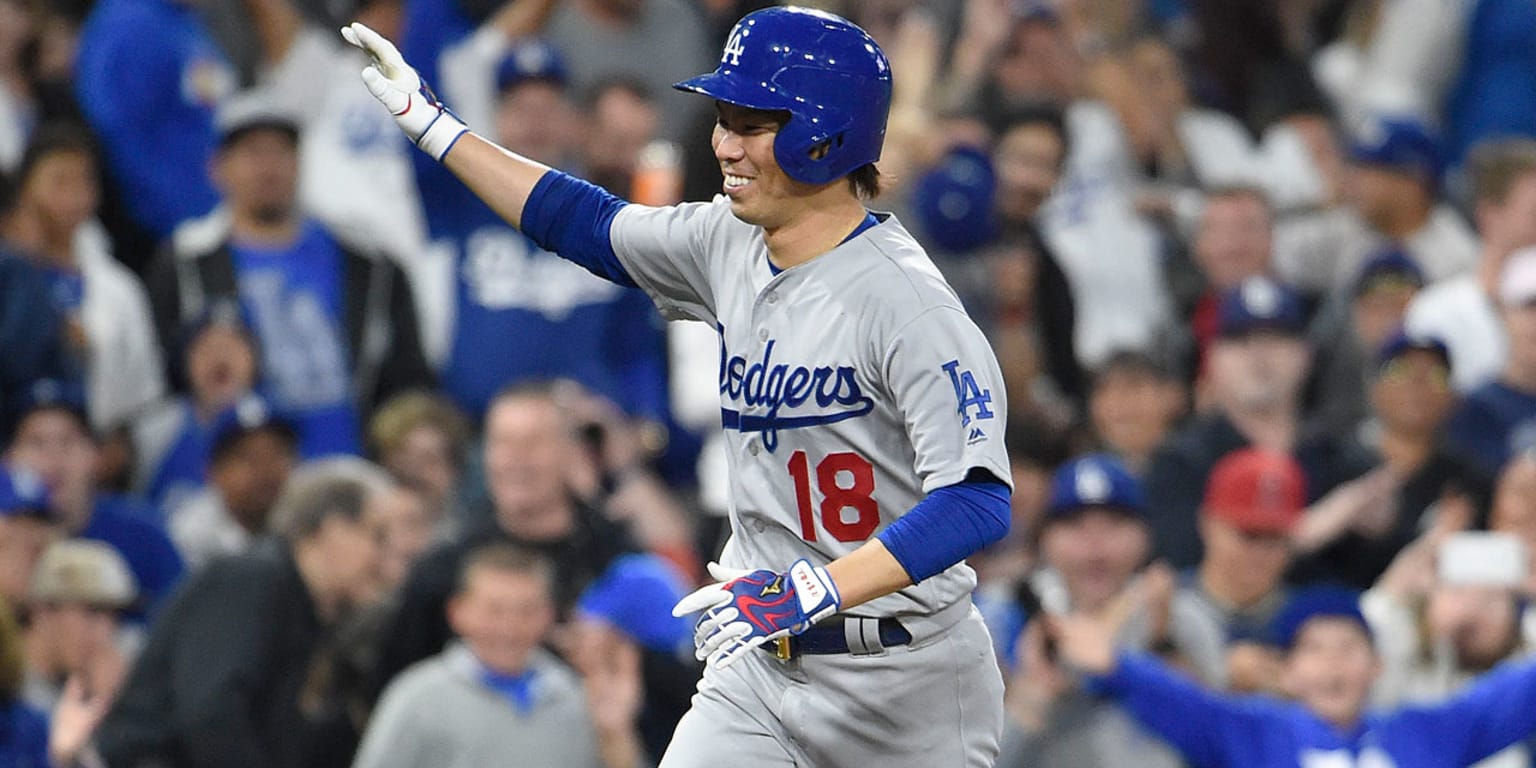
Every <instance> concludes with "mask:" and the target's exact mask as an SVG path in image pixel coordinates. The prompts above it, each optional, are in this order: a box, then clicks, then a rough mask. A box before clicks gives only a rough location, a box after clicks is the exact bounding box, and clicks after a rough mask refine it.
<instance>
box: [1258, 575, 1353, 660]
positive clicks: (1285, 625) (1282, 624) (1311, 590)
mask: <svg viewBox="0 0 1536 768" xmlns="http://www.w3.org/2000/svg"><path fill="white" fill-rule="evenodd" d="M1320 618H1335V619H1348V620H1350V621H1353V622H1355V623H1356V624H1358V625H1360V630H1361V631H1362V632H1364V633H1365V637H1366V639H1367V640H1370V641H1371V643H1372V644H1373V645H1374V644H1375V642H1376V638H1375V634H1374V633H1372V632H1371V625H1370V623H1369V622H1367V621H1366V620H1365V614H1364V613H1361V611H1360V593H1359V592H1356V591H1354V590H1352V589H1349V588H1347V587H1341V586H1336V585H1332V584H1323V585H1318V586H1312V587H1306V588H1303V589H1298V590H1296V591H1295V592H1292V593H1291V597H1290V599H1289V600H1287V601H1286V602H1285V607H1283V608H1281V609H1280V612H1279V613H1277V614H1275V618H1274V620H1273V621H1271V622H1270V625H1269V626H1270V636H1271V637H1272V638H1273V639H1274V641H1275V645H1277V646H1279V647H1281V648H1284V649H1286V650H1290V648H1291V647H1292V646H1294V645H1295V644H1296V637H1297V636H1298V635H1300V634H1301V630H1302V629H1303V628H1304V627H1305V626H1306V625H1307V622H1309V621H1311V620H1313V619H1320Z"/></svg>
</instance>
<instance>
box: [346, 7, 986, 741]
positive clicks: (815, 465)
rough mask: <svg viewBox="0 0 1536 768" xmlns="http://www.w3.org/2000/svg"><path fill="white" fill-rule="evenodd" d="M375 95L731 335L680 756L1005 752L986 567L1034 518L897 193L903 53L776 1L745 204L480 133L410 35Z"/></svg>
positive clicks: (522, 203)
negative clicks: (894, 89)
mask: <svg viewBox="0 0 1536 768" xmlns="http://www.w3.org/2000/svg"><path fill="white" fill-rule="evenodd" d="M342 34H343V36H344V37H346V39H347V40H348V41H350V42H352V43H353V44H355V45H358V46H359V47H361V48H363V49H365V50H366V51H368V52H369V53H370V54H371V55H372V57H373V59H374V64H373V65H372V66H370V67H368V68H367V69H365V70H364V71H363V80H364V82H365V83H366V84H367V87H368V89H369V90H370V91H371V92H372V93H373V94H374V95H375V96H376V97H378V99H379V100H380V101H381V102H383V103H384V105H385V106H386V107H387V108H389V110H390V111H391V112H392V113H393V114H394V115H395V117H396V120H397V122H399V124H400V126H401V128H402V129H403V130H404V131H405V132H406V134H407V135H408V136H410V137H411V138H412V139H413V140H414V141H415V142H416V144H417V146H419V147H420V148H421V149H422V150H424V151H426V152H427V153H429V154H430V155H431V156H432V157H434V158H436V159H437V160H439V161H440V162H442V163H444V164H445V165H446V166H447V167H448V169H449V170H451V171H452V172H453V173H454V174H456V175H457V176H458V177H459V178H460V179H461V180H463V181H464V183H465V184H467V185H468V186H469V187H470V188H471V189H472V190H474V191H475V193H476V194H478V195H479V196H480V197H481V198H482V199H484V200H485V201H486V202H487V203H488V204H489V205H490V206H491V207H492V208H494V209H495V210H496V211H497V212H498V213H500V214H501V215H502V216H503V217H505V218H506V219H507V220H508V221H509V222H511V223H512V224H513V225H515V226H517V227H519V228H520V229H522V230H523V231H524V232H526V233H527V234H528V235H529V236H530V237H532V238H533V239H534V240H535V241H536V242H538V243H539V244H540V245H541V246H542V247H544V248H545V249H547V250H549V251H552V252H554V253H558V254H559V255H561V256H562V257H564V258H567V259H570V260H572V261H574V262H576V263H579V264H581V265H582V266H584V267H586V268H587V269H589V270H591V271H593V272H594V273H596V274H598V275H600V276H602V277H605V278H607V279H609V280H612V281H614V282H617V283H621V284H624V285H635V286H639V287H640V288H643V289H644V290H645V291H646V292H647V293H648V294H649V295H650V296H651V298H652V299H653V300H654V301H655V302H656V304H657V306H658V307H659V308H660V309H661V310H662V312H663V313H664V314H666V315H668V316H670V317H674V318H692V319H697V320H702V321H704V322H707V323H710V324H712V325H714V327H715V328H716V329H718V331H719V334H720V343H721V355H720V371H719V386H720V404H721V419H722V422H723V426H724V429H725V432H726V440H727V445H728V452H729V460H730V484H731V496H732V503H731V509H730V520H731V532H732V535H731V539H730V541H729V542H728V543H727V545H726V547H725V551H724V552H723V554H722V555H721V558H720V560H721V562H720V564H718V565H712V567H711V572H712V573H713V575H714V576H715V577H716V578H718V579H720V583H717V584H712V585H710V586H708V587H705V588H703V589H701V590H699V591H698V592H695V593H694V594H692V595H690V596H688V597H687V598H685V599H684V600H682V601H681V602H680V603H678V605H677V608H676V612H677V613H678V614H679V615H684V614H687V613H692V612H695V611H702V612H703V616H702V618H701V619H700V621H699V623H698V626H697V632H696V637H695V641H696V645H697V649H698V655H699V658H701V659H704V660H706V661H707V662H708V663H707V666H706V669H705V672H704V677H703V679H702V680H701V681H700V683H699V689H698V693H697V695H695V697H694V700H693V708H692V709H691V710H690V711H689V713H688V714H687V715H686V716H684V718H683V720H682V722H681V723H680V724H679V725H678V728H677V732H676V734H675V735H674V737H673V740H672V743H671V746H670V747H669V748H668V751H667V754H666V756H665V757H664V758H663V760H662V766H663V768H703V767H704V766H711V767H713V766H717V765H721V764H729V765H750V766H860V768H867V767H868V766H875V765H878V766H881V767H882V768H889V767H890V766H912V767H913V768H917V767H919V766H921V767H922V768H934V766H946V767H948V766H990V765H991V764H992V762H993V759H994V758H995V756H996V754H997V739H998V734H999V731H1000V730H1001V727H1002V679H1001V676H1000V675H999V673H998V669H997V664H996V661H995V659H994V657H993V653H992V648H991V643H990V640H989V638H988V636H987V632H986V629H985V627H984V626H983V625H982V623H981V620H980V618H979V616H978V614H977V613H976V611H975V609H974V608H972V606H971V601H970V592H971V590H972V588H973V587H974V586H975V574H974V572H972V571H971V569H970V568H968V567H967V566H965V565H964V563H963V562H962V561H963V560H964V558H965V557H966V556H967V555H969V554H971V553H973V552H975V551H977V550H978V549H981V548H982V547H984V546H986V545H987V544H989V543H991V542H993V541H996V540H997V539H999V538H1001V537H1002V536H1003V535H1004V534H1005V533H1006V532H1007V529H1008V520H1009V507H1008V498H1009V494H1010V486H1009V480H1008V458H1007V456H1006V454H1005V452H1004V450H1003V445H1002V437H1003V431H1004V414H1005V413H1006V411H1007V405H1006V403H1005V401H1004V393H1003V389H1002V386H1001V375H1000V374H999V372H998V367H997V362H996V360H995V359H994V357H993V355H992V352H991V350H990V349H989V347H988V346H987V343H986V340H985V338H984V337H983V336H982V334H981V332H980V331H979V330H978V329H977V327H976V326H975V324H973V323H972V322H971V321H970V319H969V318H968V317H967V316H966V314H965V312H964V311H963V309H962V308H961V305H960V302H959V301H958V300H957V298H956V297H955V294H954V292H953V291H952V290H951V289H950V287H949V286H948V285H947V284H946V283H945V282H944V279H943V278H942V277H941V276H940V274H939V272H938V271H937V270H936V269H935V268H934V266H933V264H932V262H930V261H929V259H928V257H927V255H926V254H925V253H924V252H923V250H922V248H921V247H920V246H919V245H918V244H917V243H916V242H915V241H914V240H913V238H912V236H911V235H909V234H908V233H907V231H906V230H905V229H903V228H902V226H901V224H900V223H898V222H897V221H896V219H895V218H894V217H893V216H891V215H889V214H884V213H872V212H870V211H868V210H867V209H866V208H865V207H864V202H863V200H864V199H865V198H867V197H871V196H873V194H874V193H875V192H876V191H878V185H879V174H878V172H877V171H876V170H875V167H874V162H875V161H876V160H877V159H878V158H879V156H880V148H881V144H882V142H883V140H884V136H885V121H886V115H887V113H888V111H889V106H890V98H891V73H890V64H889V62H888V61H887V60H886V58H885V55H884V54H883V53H882V52H881V51H880V48H879V46H878V45H876V44H875V41H874V40H873V39H871V38H870V37H869V35H867V34H866V33H865V32H864V31H863V30H861V29H859V28H858V27H856V26H854V25H853V24H851V23H849V22H848V21H846V20H844V19H841V18H839V17H836V16H832V15H829V14H825V13H821V12H816V11H809V10H803V9H797V8H770V9H767V10H763V11H758V12H755V13H752V14H750V15H748V16H746V17H745V18H743V19H742V20H741V21H740V22H738V23H737V24H736V26H735V28H734V29H733V30H732V32H731V34H730V37H729V40H728V41H727V43H726V45H725V50H724V52H723V54H722V55H721V57H720V65H719V67H718V68H717V69H716V70H715V71H714V72H712V73H710V74H705V75H702V76H699V77H696V78H693V79H691V80H687V81H684V82H682V83H679V84H678V85H677V87H678V88H680V89H682V90H685V91H692V92H695V93H699V94H703V95H705V96H708V97H711V98H713V99H714V100H715V103H716V105H717V110H718V114H719V120H718V122H717V124H716V127H715V130H714V135H713V139H712V142H713V147H714V152H715V156H716V158H717V159H718V160H719V163H720V167H721V171H722V172H723V175H724V177H725V178H724V185H723V190H722V192H723V194H721V195H719V196H717V197H716V198H715V199H714V200H713V201H712V202H709V203H688V204H683V205H678V206H671V207H665V208H652V207H645V206H639V205H630V204H626V203H625V202H624V201H622V200H619V199H617V198H615V197H613V196H611V195H609V194H608V193H606V192H604V191H602V190H601V189H599V188H597V187H595V186H592V185H590V184H587V183H585V182H583V181H580V180H578V179H575V178H572V177H570V176H568V175H565V174H562V173H560V172H557V171H553V170H550V169H548V168H546V167H544V166H542V165H538V164H536V163H534V162H532V161H529V160H527V159H525V158H522V157H518V156H517V155H514V154H512V153H509V152H507V151H505V150H503V149H501V148H500V147H497V146H495V145H494V144H491V143H490V142H487V141H485V140H484V139H482V138H480V137H478V136H476V135H474V134H473V133H471V132H469V131H468V130H467V129H466V128H465V127H464V125H463V124H462V123H461V122H460V121H459V120H458V119H457V118H455V117H454V115H453V113H452V112H449V111H448V110H447V108H446V107H445V106H444V105H443V104H442V103H441V102H439V101H438V99H437V98H436V96H434V95H433V93H432V92H431V90H430V89H428V88H427V87H426V86H425V84H424V83H422V81H421V79H420V77H419V76H418V75H417V74H416V72H415V70H413V69H411V68H410V66H408V65H407V64H406V63H405V61H404V60H403V59H402V58H401V56H400V54H399V52H398V51H396V50H395V48H394V46H393V45H391V44H390V43H389V42H388V41H387V40H384V39H383V38H381V37H379V36H378V35H377V34H375V33H374V32H373V31H371V30H369V29H367V28H366V27H362V26H360V25H356V24H354V25H352V26H350V27H348V28H346V29H344V30H343V32H342Z"/></svg>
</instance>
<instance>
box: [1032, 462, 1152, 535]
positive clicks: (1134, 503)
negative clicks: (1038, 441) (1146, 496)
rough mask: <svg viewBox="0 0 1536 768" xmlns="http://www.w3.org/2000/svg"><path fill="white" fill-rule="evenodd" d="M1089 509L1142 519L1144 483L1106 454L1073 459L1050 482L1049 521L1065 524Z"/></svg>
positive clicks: (1046, 512)
mask: <svg viewBox="0 0 1536 768" xmlns="http://www.w3.org/2000/svg"><path fill="white" fill-rule="evenodd" d="M1088 507H1104V508H1108V509H1113V510H1117V511H1120V512H1125V513H1127V514H1130V515H1132V516H1134V517H1137V518H1140V517H1141V515H1142V511H1143V502H1142V496H1141V483H1140V482H1139V481H1137V479H1136V478H1135V476H1133V475H1132V474H1131V473H1130V471H1129V470H1127V469H1126V468H1125V465H1124V464H1122V463H1120V460H1119V459H1117V458H1115V457H1113V456H1110V455H1109V454H1104V453H1094V454H1089V455H1087V456H1083V457H1081V458H1077V459H1073V460H1072V461H1069V462H1067V463H1066V464H1064V465H1062V467H1061V468H1060V469H1058V470H1056V474H1055V476H1054V477H1052V478H1051V499H1050V503H1048V504H1047V505H1046V508H1045V517H1046V519H1047V520H1063V519H1066V518H1070V517H1072V516H1073V515H1074V514H1076V513H1077V512H1078V511H1080V510H1083V509H1086V508H1088Z"/></svg>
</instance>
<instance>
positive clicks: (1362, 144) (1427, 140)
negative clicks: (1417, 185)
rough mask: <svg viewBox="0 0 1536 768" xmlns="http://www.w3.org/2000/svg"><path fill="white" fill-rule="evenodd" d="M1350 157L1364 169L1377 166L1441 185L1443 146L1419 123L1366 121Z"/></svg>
mask: <svg viewBox="0 0 1536 768" xmlns="http://www.w3.org/2000/svg"><path fill="white" fill-rule="evenodd" d="M1349 157H1350V159H1351V160H1353V161H1354V162H1356V163H1359V164H1361V165H1374V166H1381V167H1384V168H1391V169H1393V170H1396V171H1401V172H1404V173H1410V174H1413V175H1415V176H1418V177H1419V178H1420V179H1421V180H1423V181H1424V182H1425V183H1427V184H1430V185H1433V184H1436V183H1438V182H1439V179H1440V171H1441V165H1442V163H1443V160H1442V159H1441V153H1440V142H1439V141H1438V140H1436V139H1435V137H1434V136H1433V135H1431V134H1430V132H1429V129H1428V128H1426V127H1424V125H1423V124H1422V123H1420V122H1418V121H1416V120H1412V119H1407V118H1400V117H1377V118H1372V119H1369V120H1366V121H1365V122H1364V123H1363V124H1362V125H1361V126H1360V128H1359V129H1358V130H1357V131H1356V132H1355V136H1354V139H1353V141H1352V142H1351V144H1350V147H1349Z"/></svg>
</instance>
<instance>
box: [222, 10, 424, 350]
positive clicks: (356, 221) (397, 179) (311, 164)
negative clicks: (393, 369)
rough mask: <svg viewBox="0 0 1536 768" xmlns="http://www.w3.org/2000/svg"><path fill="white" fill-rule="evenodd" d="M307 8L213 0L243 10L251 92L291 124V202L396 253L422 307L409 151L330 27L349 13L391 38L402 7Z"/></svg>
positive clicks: (358, 55)
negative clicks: (252, 63)
mask: <svg viewBox="0 0 1536 768" xmlns="http://www.w3.org/2000/svg"><path fill="white" fill-rule="evenodd" d="M306 5H308V6H314V5H317V3H312V2H310V1H309V0H245V2H244V3H223V4H221V6H225V7H229V8H233V9H234V10H235V13H236V14H239V12H240V11H241V10H246V11H249V13H250V22H249V23H251V24H254V27H255V31H256V33H257V34H256V35H254V37H255V38H256V39H257V41H258V42H260V44H261V48H262V51H261V53H262V58H263V60H264V62H263V63H264V66H263V67H262V68H261V70H260V75H259V77H258V78H257V88H258V89H259V90H260V92H261V94H262V95H263V96H264V97H266V98H270V99H271V101H272V105H273V107H274V108H275V109H277V110H279V111H281V112H283V113H284V114H287V115H291V116H292V117H293V119H294V120H295V121H296V122H297V124H298V127H299V134H300V137H299V177H298V200H299V207H300V208H301V209H302V210H304V211H306V212H307V213H309V214H311V215H313V216H314V217H315V218H316V219H317V220H319V221H321V222H324V223H325V224H326V225H327V226H328V227H331V228H332V229H334V230H335V231H337V232H342V233H345V234H346V237H347V238H348V240H349V241H350V240H358V241H361V242H363V243H366V244H367V245H368V246H370V248H373V249H377V250H381V251H384V252H387V253H389V254H390V255H391V256H393V257H395V258H396V260H397V261H399V263H400V264H401V266H402V268H403V269H404V270H405V271H406V273H407V274H409V275H410V276H411V278H412V287H413V288H415V289H417V291H418V292H417V294H416V295H417V308H418V312H422V307H421V305H422V296H423V294H422V293H421V292H420V290H421V289H422V288H423V286H421V285H417V284H416V280H415V278H416V272H415V271H414V266H415V264H416V263H417V262H418V261H420V260H422V259H424V258H426V254H425V253H424V251H425V249H426V224H425V221H424V220H423V214H422V209H421V200H420V198H418V197H417V195H416V177H415V173H414V171H413V169H412V166H411V156H410V154H408V153H409V152H410V151H411V147H410V144H409V142H406V141H402V140H401V137H400V136H399V134H398V132H396V129H395V128H394V125H393V123H394V121H393V119H392V118H391V117H390V116H389V114H388V113H387V112H383V111H382V110H380V109H379V108H378V104H377V103H376V102H375V101H371V99H372V97H371V96H370V95H369V94H368V93H367V89H366V88H365V89H359V88H358V87H357V83H358V80H357V73H358V70H359V69H360V68H361V67H363V66H365V65H366V64H367V63H368V59H367V56H365V55H363V54H362V52H360V51H358V50H357V49H356V48H353V47H352V46H349V45H346V44H345V43H343V42H342V40H341V38H340V37H339V36H338V35H337V34H336V26H338V25H340V24H342V23H344V22H345V21H346V20H349V19H350V20H353V21H357V22H359V23H362V24H366V25H368V27H369V28H370V29H374V30H377V31H378V32H379V33H380V34H382V35H386V36H389V37H390V39H398V38H397V37H395V35H397V34H398V32H399V29H400V15H401V5H402V3H400V2H399V0H363V1H362V2H351V1H350V0H349V1H348V2H343V3H335V2H331V3H324V5H325V8H324V9H323V11H322V12H321V13H320V14H313V13H312V14H309V17H308V18H305V16H304V15H302V13H303V11H304V10H305V8H304V6H306ZM241 6H243V9H242V8H241ZM348 14H351V15H350V16H348ZM322 15H323V16H341V20H338V21H336V22H335V24H332V23H328V22H327V23H315V22H316V20H317V16H322ZM238 36H239V37H240V38H242V39H249V38H251V37H253V35H251V29H250V27H249V26H242V27H241V28H240V29H239V30H238ZM423 314H424V313H423ZM418 321H419V322H421V323H422V324H423V325H422V338H423V339H424V340H425V339H427V338H431V337H432V336H431V334H430V333H429V332H428V328H427V327H426V324H425V323H426V320H425V318H424V317H423V318H418ZM423 343H425V341H424V342H423Z"/></svg>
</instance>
